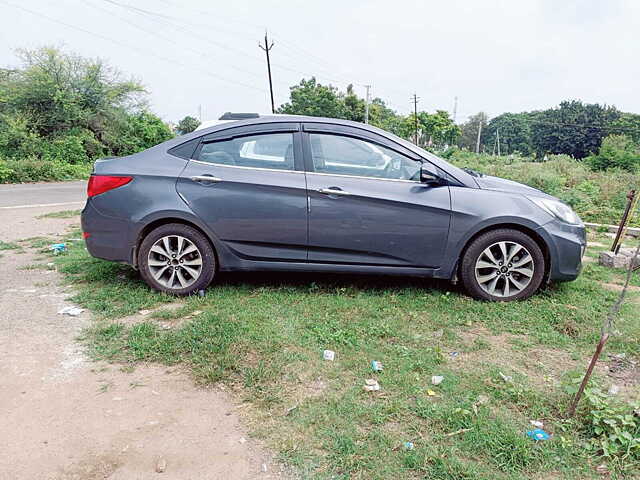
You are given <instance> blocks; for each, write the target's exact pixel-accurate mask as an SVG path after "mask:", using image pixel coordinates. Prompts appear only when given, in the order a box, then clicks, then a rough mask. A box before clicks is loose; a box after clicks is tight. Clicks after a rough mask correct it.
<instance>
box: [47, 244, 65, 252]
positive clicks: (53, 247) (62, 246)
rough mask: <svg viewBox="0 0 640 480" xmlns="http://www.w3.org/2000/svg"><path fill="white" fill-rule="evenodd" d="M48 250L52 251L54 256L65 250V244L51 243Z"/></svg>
mask: <svg viewBox="0 0 640 480" xmlns="http://www.w3.org/2000/svg"><path fill="white" fill-rule="evenodd" d="M49 250H51V251H53V253H54V254H55V255H58V254H59V253H62V252H65V251H66V250H67V245H66V244H65V243H53V244H51V245H49Z"/></svg>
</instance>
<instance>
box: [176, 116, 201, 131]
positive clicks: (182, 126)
mask: <svg viewBox="0 0 640 480" xmlns="http://www.w3.org/2000/svg"><path fill="white" fill-rule="evenodd" d="M199 126H200V120H198V119H197V118H195V117H192V116H191V115H187V116H186V117H184V118H183V119H182V120H180V121H179V122H178V125H177V126H176V132H178V133H179V134H180V135H184V134H185V133H191V132H193V131H194V130H195V129H196V128H198V127H199Z"/></svg>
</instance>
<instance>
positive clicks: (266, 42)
mask: <svg viewBox="0 0 640 480" xmlns="http://www.w3.org/2000/svg"><path fill="white" fill-rule="evenodd" d="M258 46H259V47H260V48H261V49H262V50H264V52H265V53H266V54H267V72H268V73H269V92H270V93H271V113H276V105H275V103H274V102H273V82H272V81H271V61H270V60H269V51H270V50H271V49H272V48H273V41H272V42H271V45H269V39H268V38H267V32H266V30H265V32H264V47H263V46H262V45H261V44H258Z"/></svg>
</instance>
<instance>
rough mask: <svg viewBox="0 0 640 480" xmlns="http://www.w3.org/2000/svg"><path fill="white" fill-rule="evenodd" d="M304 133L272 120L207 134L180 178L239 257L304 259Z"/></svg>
mask: <svg viewBox="0 0 640 480" xmlns="http://www.w3.org/2000/svg"><path fill="white" fill-rule="evenodd" d="M299 130H300V126H299V124H298V123H273V124H263V125H250V126H244V127H236V128H230V129H226V130H223V131H220V132H215V133H213V134H210V135H207V136H205V137H203V138H202V140H201V142H200V144H199V146H198V147H197V148H196V150H195V152H194V154H193V158H192V159H191V160H190V161H189V163H188V164H187V166H186V168H185V170H184V171H183V172H182V174H181V176H180V178H179V179H178V182H177V189H178V192H179V193H180V195H181V196H182V197H183V198H184V199H185V200H186V201H187V203H188V204H189V206H190V207H191V209H192V210H193V211H194V213H195V214H196V215H198V216H199V217H200V218H201V219H202V220H203V221H204V222H205V223H206V224H207V225H208V226H209V227H210V228H211V230H212V231H213V232H214V233H215V235H216V236H217V237H218V238H219V239H220V240H221V241H222V242H223V243H224V244H225V245H226V246H227V247H228V248H229V249H230V250H231V251H232V252H233V253H235V254H236V255H237V256H238V257H240V258H244V259H249V260H291V261H306V258H307V248H306V245H307V198H306V183H305V175H304V168H303V165H302V153H301V151H302V150H301V143H300V141H301V140H300V133H299Z"/></svg>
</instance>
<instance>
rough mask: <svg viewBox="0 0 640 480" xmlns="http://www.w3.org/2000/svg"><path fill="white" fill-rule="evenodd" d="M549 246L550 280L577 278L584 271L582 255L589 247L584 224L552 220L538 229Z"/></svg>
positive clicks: (559, 280)
mask: <svg viewBox="0 0 640 480" xmlns="http://www.w3.org/2000/svg"><path fill="white" fill-rule="evenodd" d="M537 232H538V234H539V235H540V236H541V237H542V238H543V239H544V240H545V242H546V244H547V246H548V247H549V257H550V261H551V266H550V269H549V280H552V281H558V282H567V281H571V280H575V279H576V278H578V275H580V272H581V271H582V257H583V255H584V251H585V249H586V247H587V233H586V230H585V228H584V226H583V225H582V226H577V225H568V224H566V223H564V222H561V221H560V220H552V221H551V222H549V223H547V224H545V225H543V226H542V227H540V228H539V229H538V230H537Z"/></svg>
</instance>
